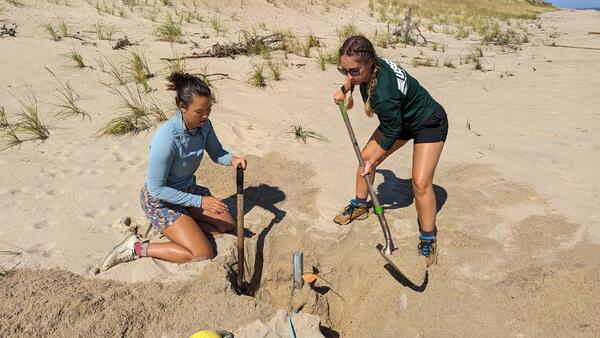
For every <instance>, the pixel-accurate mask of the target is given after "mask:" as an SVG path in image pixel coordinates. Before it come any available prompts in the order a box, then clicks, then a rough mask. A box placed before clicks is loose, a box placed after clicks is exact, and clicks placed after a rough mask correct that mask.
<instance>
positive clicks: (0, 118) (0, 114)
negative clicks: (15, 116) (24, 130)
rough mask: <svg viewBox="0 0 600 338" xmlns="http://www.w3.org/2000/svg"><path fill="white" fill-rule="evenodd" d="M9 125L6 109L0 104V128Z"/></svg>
mask: <svg viewBox="0 0 600 338" xmlns="http://www.w3.org/2000/svg"><path fill="white" fill-rule="evenodd" d="M9 125H10V123H8V118H7V117H6V110H5V109H4V107H3V106H0V129H1V128H6V127H8V126H9Z"/></svg>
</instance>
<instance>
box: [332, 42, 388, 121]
mask: <svg viewBox="0 0 600 338" xmlns="http://www.w3.org/2000/svg"><path fill="white" fill-rule="evenodd" d="M339 54H340V57H342V56H344V55H345V56H356V57H358V62H360V63H362V64H364V65H365V66H367V68H369V69H370V70H371V80H370V81H369V85H368V86H367V102H365V111H366V113H367V116H369V117H371V116H373V108H371V94H372V93H373V89H375V87H376V86H377V75H378V74H379V66H378V65H377V54H376V53H375V48H374V47H373V44H372V43H371V41H369V39H367V38H366V37H364V36H362V35H355V36H351V37H349V38H348V39H346V41H344V43H343V44H342V46H341V47H340V50H339ZM350 98H352V97H350ZM349 103H350V107H351V102H349Z"/></svg>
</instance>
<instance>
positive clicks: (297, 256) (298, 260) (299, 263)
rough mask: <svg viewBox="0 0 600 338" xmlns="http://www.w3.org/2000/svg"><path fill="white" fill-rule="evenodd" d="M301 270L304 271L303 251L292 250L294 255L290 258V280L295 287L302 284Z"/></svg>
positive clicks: (300, 286)
mask: <svg viewBox="0 0 600 338" xmlns="http://www.w3.org/2000/svg"><path fill="white" fill-rule="evenodd" d="M302 271H304V253H303V252H302V251H300V250H298V251H296V252H294V257H293V258H292V280H293V281H294V287H295V288H296V289H301V288H302V286H303V285H304V280H302Z"/></svg>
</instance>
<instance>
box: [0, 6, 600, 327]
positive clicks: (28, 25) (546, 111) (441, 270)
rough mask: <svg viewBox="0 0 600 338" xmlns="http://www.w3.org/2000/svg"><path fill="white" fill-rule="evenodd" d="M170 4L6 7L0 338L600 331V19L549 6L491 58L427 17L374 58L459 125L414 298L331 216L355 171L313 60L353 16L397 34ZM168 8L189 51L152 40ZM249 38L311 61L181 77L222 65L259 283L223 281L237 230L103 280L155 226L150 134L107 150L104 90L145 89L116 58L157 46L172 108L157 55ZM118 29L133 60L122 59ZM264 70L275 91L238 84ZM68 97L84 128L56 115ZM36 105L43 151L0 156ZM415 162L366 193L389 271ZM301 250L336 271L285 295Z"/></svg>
mask: <svg viewBox="0 0 600 338" xmlns="http://www.w3.org/2000/svg"><path fill="white" fill-rule="evenodd" d="M150 2H152V1H150ZM168 2H169V3H171V5H164V6H163V5H161V4H159V3H161V1H156V2H154V4H153V5H148V6H146V5H140V4H137V5H132V6H131V7H128V6H127V5H126V3H127V2H126V1H122V2H121V1H107V2H104V3H102V2H99V1H98V2H95V1H76V0H69V1H68V6H67V5H65V4H64V2H63V1H30V0H22V1H18V2H17V4H16V5H15V4H12V2H10V1H5V2H1V3H0V27H2V25H4V27H5V29H7V28H8V27H12V25H13V24H14V25H16V34H15V36H11V35H10V34H8V33H6V34H3V35H2V38H0V51H1V53H0V64H1V67H0V88H2V90H1V91H0V111H2V112H4V116H6V120H7V122H8V125H7V126H5V125H2V123H0V134H1V135H2V138H0V148H4V149H3V150H2V151H1V152H0V172H1V173H2V175H0V210H2V212H0V266H2V267H3V268H4V269H6V270H10V272H9V273H8V274H7V276H5V277H0V298H1V299H2V301H3V304H2V306H0V336H2V337H24V336H83V335H94V336H103V337H104V336H106V337H109V336H128V337H129V336H138V337H139V336H152V337H157V336H160V337H189V336H190V335H191V334H192V333H194V332H196V331H199V330H202V329H213V330H217V329H218V330H228V331H231V332H233V333H234V334H235V337H288V336H289V333H288V327H287V322H286V320H287V314H288V313H291V312H293V311H294V310H296V311H298V313H296V314H294V315H293V318H294V324H295V327H296V333H297V336H298V337H322V336H325V337H425V336H434V337H439V336H453V337H454V336H456V337H458V336H460V337H464V336H492V337H507V336H518V337H542V336H552V337H597V336H599V335H600V317H599V316H598V313H599V312H600V287H599V286H598V283H597V282H596V281H597V280H598V279H599V278H600V273H599V272H598V271H600V232H599V231H598V230H599V227H600V209H599V208H597V206H596V205H597V201H599V200H600V173H599V171H598V169H594V168H598V167H600V95H599V94H600V91H599V89H598V88H600V62H599V60H600V34H593V32H598V31H599V30H600V28H599V27H600V12H598V11H592V10H550V11H546V12H544V13H542V14H540V15H539V18H538V19H535V20H525V21H522V23H519V24H518V26H517V24H516V23H512V25H511V26H510V27H513V28H514V29H517V28H516V27H520V29H522V30H524V31H526V32H527V35H526V36H527V40H526V41H525V42H523V43H520V44H519V45H518V46H516V47H514V48H511V47H507V46H501V45H495V44H482V43H481V36H479V35H478V34H476V33H471V34H470V35H469V36H467V37H464V38H457V33H456V32H455V31H452V32H448V31H445V30H448V28H444V26H442V25H438V24H436V25H433V24H432V25H431V27H432V29H431V30H430V29H425V28H422V33H423V35H424V36H425V38H426V39H427V40H428V44H427V45H422V44H416V45H414V46H413V45H410V44H409V45H405V44H403V43H394V44H391V45H390V46H388V47H387V48H382V47H378V49H377V51H378V53H379V55H381V56H384V57H386V58H389V59H391V60H394V61H396V62H398V63H399V64H400V65H402V67H404V68H405V69H406V70H407V71H408V72H409V73H410V74H411V75H413V76H414V77H415V78H417V79H418V80H419V82H420V83H421V84H422V85H423V86H424V87H425V88H427V90H428V91H429V92H430V93H431V95H432V96H433V97H434V98H435V99H436V100H437V101H439V102H440V103H441V104H442V105H443V106H444V108H445V110H446V111H447V113H448V119H449V125H450V130H449V136H448V140H447V142H446V145H445V148H444V152H443V153H442V157H441V160H440V163H439V164H438V167H437V170H436V176H435V180H434V191H435V193H436V199H437V204H438V209H439V212H438V221H437V226H438V228H439V235H438V236H439V239H438V240H439V248H440V252H439V262H438V264H437V265H436V266H434V267H433V268H432V269H430V271H429V274H428V277H427V279H426V280H423V278H421V277H423V276H422V275H419V277H420V279H416V280H418V283H414V285H413V284H411V283H408V282H407V281H406V279H403V278H401V277H399V276H397V275H394V274H393V273H390V272H389V271H388V270H387V269H386V268H385V267H384V265H385V261H384V260H383V259H382V257H381V256H380V255H379V253H378V252H377V251H376V249H375V245H376V244H378V243H382V241H383V235H382V233H381V228H380V226H379V224H378V223H377V219H376V217H375V216H374V215H370V217H369V218H368V219H366V220H361V221H355V222H353V223H352V224H351V225H347V226H339V225H337V224H335V223H333V222H332V218H333V217H334V216H335V214H336V213H337V212H339V210H340V209H342V208H343V206H345V205H346V204H347V203H348V200H349V199H350V198H352V197H353V195H354V181H355V173H356V166H357V162H356V157H355V156H354V152H353V149H352V146H351V144H350V140H349V138H348V134H347V131H346V129H345V127H344V124H343V121H342V118H341V116H340V113H339V110H338V108H337V107H336V105H334V104H333V100H332V93H333V92H334V90H336V89H337V88H339V86H340V84H341V83H342V81H343V79H344V78H343V76H341V75H340V74H339V73H338V71H337V70H336V66H335V65H333V64H326V65H325V66H324V67H325V70H324V71H323V70H321V68H320V64H319V62H318V61H317V56H318V54H319V51H321V53H330V52H332V51H335V50H336V49H337V48H338V47H339V45H340V41H339V36H338V32H339V31H340V30H341V29H342V27H344V25H347V24H348V23H350V22H352V23H354V25H355V27H356V29H357V30H358V32H361V33H363V34H365V35H367V36H369V37H372V36H373V34H374V32H375V31H376V30H377V31H378V32H383V31H385V29H387V28H386V25H385V24H384V23H382V22H379V21H378V20H377V19H376V17H372V16H369V15H368V9H367V8H368V2H367V1H351V2H346V3H345V4H344V5H341V4H340V2H339V1H337V2H336V1H310V2H299V3H297V4H295V3H293V2H291V1H277V3H276V4H274V2H272V1H259V0H244V1H190V0H186V1H172V2H171V1H168ZM131 3H133V2H131ZM139 3H141V1H139ZM18 4H20V5H18ZM99 8H100V9H99ZM121 13H123V14H122V15H121ZM166 13H173V18H175V20H179V19H178V18H181V20H182V35H181V37H180V40H179V42H175V43H170V42H168V41H160V39H159V38H157V35H156V29H157V26H159V25H160V24H161V23H163V22H165V20H166V19H165V17H166ZM175 13H176V14H175ZM185 13H188V14H185ZM186 15H187V16H186ZM184 18H185V19H184ZM61 20H62V22H63V23H64V27H67V34H66V36H65V34H63V35H62V37H60V36H61V33H60V28H59V27H60V23H61ZM48 23H50V24H52V25H54V27H55V29H56V34H57V35H58V36H59V37H60V38H59V39H58V41H54V40H53V38H52V35H51V34H50V31H49V30H48V28H47V27H48V26H45V25H47V24H48ZM425 24H426V21H425V22H423V23H422V25H423V26H422V27H424V26H425ZM98 27H104V29H105V31H104V35H103V37H104V38H109V37H108V36H106V35H107V34H108V35H110V39H106V40H105V39H101V37H100V35H101V34H100V33H99V28H98ZM219 27H221V28H219ZM112 29H114V32H113V33H106V32H112ZM452 29H455V28H452ZM242 30H243V31H248V32H251V31H252V32H254V33H255V34H257V35H260V36H266V35H269V34H272V33H273V32H274V31H281V32H283V31H289V32H293V33H294V34H295V35H296V36H297V37H298V39H299V40H301V41H304V40H303V39H305V38H306V37H309V36H315V37H317V38H318V41H319V44H320V46H321V47H312V48H310V47H309V54H310V55H309V56H310V57H306V56H305V55H302V53H297V54H294V53H290V52H286V51H283V50H278V51H273V52H271V53H270V59H268V60H267V59H266V58H265V56H264V55H253V56H246V55H237V56H235V58H231V57H224V58H217V57H207V58H191V59H187V60H186V62H187V65H186V67H187V70H188V71H189V72H191V73H201V74H205V75H207V74H211V75H209V77H208V79H209V80H210V81H211V85H212V88H213V90H214V91H215V96H216V98H217V103H216V105H215V106H214V108H213V113H212V115H211V121H212V124H213V126H214V128H215V131H216V133H217V135H218V136H219V139H220V140H221V142H222V144H223V145H224V147H225V148H226V149H227V150H229V151H231V152H232V153H234V154H238V155H241V156H245V157H246V158H247V159H248V170H247V171H246V175H245V176H246V182H245V187H246V190H245V196H246V205H245V208H244V211H245V216H244V218H245V224H246V228H247V229H248V230H249V231H250V232H252V233H254V236H253V237H251V238H247V239H246V260H247V265H248V267H247V273H246V276H247V279H248V282H249V283H250V284H251V285H253V286H254V288H255V294H254V295H252V296H248V295H237V294H236V293H235V292H234V290H233V288H232V283H231V280H230V279H231V276H230V273H231V271H230V269H231V267H232V266H235V261H236V253H235V252H236V244H235V240H236V238H235V236H232V235H228V234H225V235H222V236H217V237H216V238H215V246H216V249H217V252H218V254H217V256H216V257H215V258H214V259H212V260H211V261H205V262H196V263H187V264H171V263H166V262H161V261H158V260H154V259H150V258H147V259H146V258H144V259H139V260H136V261H133V262H130V263H126V264H120V265H117V266H115V267H114V268H112V269H110V270H108V271H106V272H102V273H98V269H97V265H98V262H99V261H100V260H101V259H102V257H104V255H105V254H106V253H107V252H108V251H109V250H110V249H111V248H112V247H113V246H114V245H115V244H117V243H118V242H119V241H120V240H121V239H122V238H123V236H124V234H125V233H126V232H127V231H130V230H131V229H132V228H133V227H136V226H138V229H137V231H138V232H143V231H144V229H145V226H146V225H147V221H146V219H145V216H144V213H143V210H142V209H141V207H140V203H139V191H140V188H141V187H142V186H143V184H144V182H145V179H146V168H147V160H148V144H149V142H150V140H151V138H152V136H153V134H154V132H155V130H156V127H157V126H158V125H159V124H160V122H157V123H155V124H154V125H153V126H152V127H151V128H149V129H147V130H144V131H141V132H140V133H138V134H137V135H125V136H98V131H99V130H100V129H101V128H103V127H104V126H106V124H107V122H108V121H109V120H110V119H112V118H114V117H117V116H121V115H123V114H125V111H124V109H123V107H122V102H121V100H120V98H119V96H118V95H115V93H126V90H127V88H130V90H133V91H134V92H133V93H134V94H133V96H134V97H135V95H137V94H136V93H137V90H138V89H136V88H141V87H140V86H139V85H137V86H136V84H135V83H134V81H133V80H131V79H128V80H127V84H125V85H120V84H119V83H118V81H116V79H115V78H114V77H113V76H111V75H110V74H109V73H110V71H109V70H108V69H109V63H110V62H113V63H114V64H115V65H117V67H126V66H127V62H128V61H127V60H128V59H129V58H131V55H132V51H133V52H137V53H142V54H143V55H145V57H146V58H147V61H148V68H149V71H150V72H151V73H152V74H153V76H152V77H149V78H148V79H147V86H148V88H149V90H147V91H146V90H142V91H141V92H140V98H141V99H142V100H143V101H144V102H145V104H146V105H147V106H148V107H151V106H152V105H153V104H155V105H156V106H158V107H161V108H162V109H163V111H164V113H165V114H166V115H167V116H171V115H172V114H173V113H174V112H175V111H176V106H175V104H174V95H173V92H169V91H167V90H166V84H167V82H166V79H165V78H166V76H168V74H169V63H168V62H166V61H165V60H163V59H164V58H173V57H178V56H183V55H194V53H195V54H196V55H197V54H200V53H202V52H203V51H206V50H207V48H210V47H211V46H213V45H214V44H215V43H217V42H218V43H221V44H226V43H229V42H237V41H239V38H240V36H241V34H242V33H241V31H242ZM6 32H8V31H6ZM124 37H127V39H128V40H129V42H131V43H132V44H134V45H133V46H128V47H126V48H125V49H113V47H114V46H115V43H116V42H117V39H119V38H124ZM434 46H436V47H434ZM74 52H77V53H80V54H81V57H82V61H83V63H84V66H83V67H79V66H77V65H76V64H75V63H74V62H73V58H72V54H73V53H74ZM479 53H480V54H481V55H480V56H476V60H475V61H474V59H473V55H476V54H477V55H479ZM69 54H71V56H69ZM419 60H429V61H430V62H431V64H430V66H424V65H420V64H419V63H418V62H417V61H419ZM444 64H446V66H445V65H444ZM449 64H451V65H452V67H449V66H448V65H449ZM475 64H478V65H479V66H478V67H476V66H475ZM273 65H275V67H280V68H276V69H280V71H281V79H280V80H278V81H277V80H275V78H274V77H275V74H274V73H273V72H272V69H273V67H274V66H273ZM256 66H262V67H263V69H264V72H265V77H266V86H265V87H264V88H260V87H256V86H254V85H252V84H250V83H249V81H248V78H249V76H250V74H251V73H252V72H255V69H256V68H253V67H256ZM476 68H479V69H476ZM103 69H104V70H103ZM67 83H68V84H69V85H70V86H71V88H72V89H73V90H74V91H75V102H76V104H77V106H78V107H80V109H81V111H82V112H83V113H81V114H80V115H79V116H66V114H65V113H64V107H62V108H61V107H60V106H61V102H62V101H61V92H60V90H59V89H60V88H63V89H64V88H65V86H66V84H67ZM354 99H355V102H356V107H355V108H354V109H353V110H351V111H350V112H349V116H350V119H351V121H352V124H353V127H354V130H355V133H356V136H357V138H358V140H359V144H361V145H362V144H364V143H365V141H366V140H367V139H368V137H369V136H370V135H371V133H372V132H373V130H374V129H375V128H376V127H377V125H378V121H377V119H376V118H371V119H370V118H368V117H367V116H365V113H364V110H363V104H362V102H360V101H361V100H360V94H359V93H355V95H354ZM24 107H36V108H37V111H38V114H39V116H40V118H41V119H42V120H43V122H44V123H45V124H46V125H47V131H48V133H49V136H48V137H47V139H45V140H39V139H32V138H33V136H32V134H27V133H25V132H19V134H18V137H19V140H20V141H22V142H20V143H18V144H13V145H12V146H10V142H11V140H14V138H11V136H10V133H9V131H10V128H11V127H10V126H13V127H14V128H16V127H15V126H17V125H18V124H19V121H20V119H21V115H20V114H22V111H23V109H24ZM0 122H2V120H1V119H0ZM299 124H300V125H302V126H303V127H304V129H305V130H306V129H308V130H312V131H314V132H316V133H318V134H319V135H322V136H323V137H324V138H326V140H321V141H319V140H318V139H315V138H308V139H307V142H306V143H304V142H301V141H298V140H297V139H295V138H294V135H293V134H292V133H290V130H291V128H292V126H293V125H299ZM15 130H17V129H15ZM411 156H412V143H409V144H407V145H406V146H405V147H403V148H402V149H400V150H399V151H397V153H395V154H394V155H392V156H391V157H390V158H388V159H387V160H386V161H385V162H384V163H383V164H382V165H381V166H380V167H379V168H378V170H377V174H376V180H375V188H376V189H377V191H378V195H379V198H380V200H381V202H382V204H383V206H384V210H385V214H386V217H387V220H388V222H389V224H390V230H391V233H392V236H393V238H394V241H395V242H396V244H397V246H398V250H397V251H396V252H395V253H394V255H393V257H394V258H395V259H396V260H397V261H398V262H400V263H399V264H400V265H401V266H404V267H406V269H407V270H406V273H407V275H410V276H415V274H414V271H411V266H412V265H413V262H414V261H416V260H417V259H418V256H417V250H416V245H417V238H418V228H417V222H416V218H417V216H416V211H415V207H414V201H413V198H414V196H413V193H412V188H411V164H412V163H411V158H412V157H411ZM196 176H197V180H198V182H200V183H201V184H202V185H206V186H208V187H209V188H210V189H211V191H212V192H213V194H214V195H215V196H218V197H220V198H223V199H225V200H226V201H227V203H228V204H229V205H231V206H232V207H231V208H230V209H234V207H233V205H234V203H235V193H236V190H235V188H236V186H235V171H234V170H233V169H232V168H231V167H223V166H218V165H216V164H215V163H212V162H211V161H210V159H208V158H205V159H204V160H203V162H202V164H201V166H200V169H199V170H198V172H197V175H196ZM125 217H129V218H130V219H131V220H132V223H131V224H132V225H130V226H127V225H125V224H123V222H122V220H123V219H124V218H125ZM153 240H155V241H161V240H164V239H161V238H158V236H156V235H155V237H153ZM297 250H302V251H303V252H304V264H305V270H307V271H308V270H311V269H312V268H315V269H317V270H318V271H319V276H321V277H322V278H323V279H318V280H317V282H316V284H315V285H313V287H310V286H309V285H305V286H304V287H303V288H302V289H300V290H296V291H295V292H294V293H293V294H291V290H292V289H291V286H292V277H291V260H292V255H293V253H294V252H295V251H297ZM13 253H14V254H13ZM17 253H18V254H17Z"/></svg>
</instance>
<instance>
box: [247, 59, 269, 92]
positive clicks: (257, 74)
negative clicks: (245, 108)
mask: <svg viewBox="0 0 600 338" xmlns="http://www.w3.org/2000/svg"><path fill="white" fill-rule="evenodd" d="M248 83H250V84H251V85H253V86H255V87H259V88H264V87H266V86H267V78H266V77H265V74H264V68H263V66H262V65H257V64H253V65H252V71H250V76H249V78H248Z"/></svg>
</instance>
